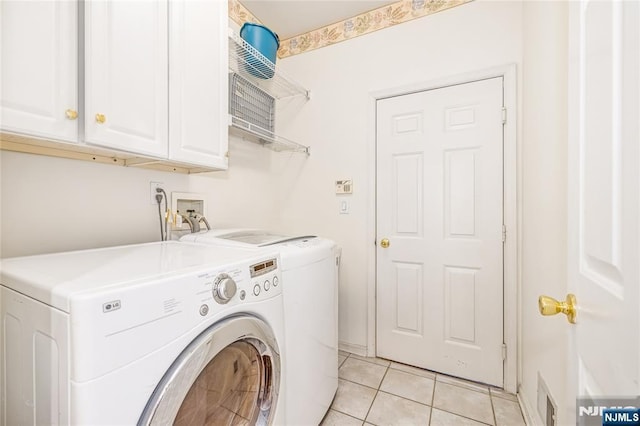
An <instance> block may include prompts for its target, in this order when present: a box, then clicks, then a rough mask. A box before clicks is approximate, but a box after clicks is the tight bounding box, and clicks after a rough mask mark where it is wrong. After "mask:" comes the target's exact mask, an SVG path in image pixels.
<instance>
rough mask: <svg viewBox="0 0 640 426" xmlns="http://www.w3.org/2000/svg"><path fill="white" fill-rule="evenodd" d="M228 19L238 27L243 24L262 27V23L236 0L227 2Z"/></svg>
mask: <svg viewBox="0 0 640 426" xmlns="http://www.w3.org/2000/svg"><path fill="white" fill-rule="evenodd" d="M229 19H231V20H232V21H233V22H235V23H236V24H238V25H239V26H242V24H244V23H245V22H251V23H252V24H261V25H262V22H260V20H259V19H258V18H256V17H255V16H253V14H252V13H251V12H249V10H248V9H247V8H246V7H244V6H243V5H242V3H240V2H239V1H238V0H229Z"/></svg>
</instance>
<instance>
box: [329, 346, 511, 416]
mask: <svg viewBox="0 0 640 426" xmlns="http://www.w3.org/2000/svg"><path fill="white" fill-rule="evenodd" d="M351 355H354V354H351V353H347V355H346V356H345V359H344V361H343V363H342V364H344V362H346V360H347V359H349V358H352V359H355V360H358V361H363V362H367V363H369V364H373V365H377V366H380V367H384V368H385V373H384V375H383V376H382V380H381V381H380V383H379V384H378V387H377V388H373V387H371V386H367V385H365V384H362V383H358V382H354V381H352V380H349V379H345V378H340V379H341V380H344V381H347V382H349V383H353V384H356V385H360V386H364V387H366V388H369V389H375V391H376V393H375V395H374V397H373V400H372V402H371V405H370V406H369V409H368V411H367V414H366V415H365V419H364V420H363V423H366V422H367V417H368V416H369V414H370V413H371V408H372V407H373V403H374V402H375V400H376V398H377V397H378V394H379V393H380V392H385V391H382V390H381V389H380V388H381V387H382V383H383V382H384V379H385V378H386V376H387V374H388V373H389V370H390V369H393V370H394V371H398V372H401V373H406V374H410V375H412V376H415V377H421V378H426V379H431V380H433V392H432V395H431V405H429V404H425V403H423V402H420V401H415V400H413V399H411V398H406V397H404V396H402V395H396V394H395V393H393V392H385V393H388V394H390V395H394V396H396V397H398V398H401V399H405V400H407V401H412V402H415V403H418V404H421V405H426V406H428V407H430V414H429V424H431V420H432V415H433V409H434V408H435V407H434V406H433V404H434V401H435V392H436V386H437V383H438V382H440V383H442V384H445V385H451V386H455V387H456V388H461V389H464V390H467V391H471V392H476V393H479V394H485V395H488V396H489V401H490V404H491V413H492V415H493V424H494V425H497V418H496V414H495V407H494V404H493V398H494V397H496V398H500V399H501V400H505V401H509V402H513V399H511V398H509V397H506V396H503V395H500V394H496V395H493V394H492V393H491V387H490V386H488V385H487V386H486V391H484V390H479V389H474V388H473V387H474V386H475V387H478V388H482V387H483V386H482V385H480V384H475V383H469V384H468V385H467V383H465V382H460V383H456V381H457V380H462V379H458V378H456V377H453V376H448V375H446V374H441V373H433V377H425V376H422V375H420V374H415V373H413V372H411V371H405V370H402V369H398V368H394V367H393V366H392V364H391V361H389V364H388V365H386V366H385V365H381V364H379V363H376V362H374V361H370V360H368V359H363V358H369V357H361V356H354V357H351ZM380 359H382V358H380ZM401 365H405V364H401ZM409 367H411V366H409ZM413 368H418V367H413ZM425 371H429V372H430V370H425ZM438 376H443V377H448V378H450V379H452V380H451V381H440V380H438ZM438 409H439V410H441V411H443V412H445V413H449V414H452V415H454V416H459V417H462V418H466V419H469V420H472V421H474V422H478V423H480V424H485V425H487V423H484V422H482V421H480V420H477V419H474V418H472V417H468V416H465V415H461V414H458V413H453V412H451V411H448V410H445V409H441V408H438ZM335 411H338V412H340V413H342V412H341V411H339V410H335ZM342 414H345V415H348V416H350V417H352V418H354V419H357V420H360V419H358V418H356V417H354V416H351V415H349V414H346V413H342Z"/></svg>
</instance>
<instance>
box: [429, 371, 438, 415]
mask: <svg viewBox="0 0 640 426" xmlns="http://www.w3.org/2000/svg"><path fill="white" fill-rule="evenodd" d="M436 379H437V376H434V377H433V389H432V390H431V409H430V410H429V426H431V419H432V418H433V402H434V401H435V400H436Z"/></svg>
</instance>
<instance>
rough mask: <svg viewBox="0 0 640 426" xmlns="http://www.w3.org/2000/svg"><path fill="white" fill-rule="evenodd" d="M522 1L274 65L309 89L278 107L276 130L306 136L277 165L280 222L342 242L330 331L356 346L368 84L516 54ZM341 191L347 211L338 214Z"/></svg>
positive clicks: (401, 81)
mask: <svg viewBox="0 0 640 426" xmlns="http://www.w3.org/2000/svg"><path fill="white" fill-rule="evenodd" d="M521 43H522V4H521V3H520V2H491V1H482V0H480V1H475V2H472V3H469V4H466V5H463V6H460V7H456V8H453V9H450V10H447V11H444V12H440V13H437V14H434V15H431V16H428V17H425V18H421V19H417V20H414V21H411V22H408V23H405V24H401V25H398V26H395V27H392V28H389V29H385V30H382V31H378V32H376V33H373V34H369V35H366V36H363V37H359V38H356V39H353V40H350V41H346V42H343V43H339V44H336V45H334V46H330V47H326V48H322V49H319V50H315V51H312V52H308V53H304V54H301V55H298V56H293V57H290V58H287V59H284V60H282V61H281V63H280V66H281V67H282V68H283V69H284V70H285V71H287V73H288V74H291V75H293V76H295V77H296V78H297V79H298V80H299V81H300V82H301V83H302V84H303V85H305V86H307V87H308V88H310V89H311V90H312V99H311V100H310V101H309V102H308V103H307V104H305V105H304V106H302V107H297V106H296V107H295V108H290V109H287V108H284V110H285V111H284V113H282V114H281V115H280V117H279V118H281V121H280V126H281V127H283V126H284V130H283V133H285V135H286V136H287V137H290V138H292V139H294V140H298V139H299V140H300V141H302V142H304V143H306V144H309V145H311V157H310V158H309V159H307V160H306V164H305V165H304V167H289V166H285V165H283V166H282V167H280V168H279V169H281V170H283V172H282V174H281V184H280V186H281V188H282V201H281V202H282V206H283V208H284V210H283V215H282V221H283V223H282V226H283V227H284V228H286V229H287V230H288V231H290V232H303V231H308V230H312V231H313V232H316V233H320V234H323V235H325V236H327V237H329V238H332V239H335V240H336V241H337V242H338V243H339V244H340V245H341V246H342V248H343V258H342V270H341V277H340V278H341V287H340V340H341V344H342V345H343V347H348V348H351V349H352V350H360V351H364V350H366V346H367V344H368V343H369V341H368V337H367V336H368V326H371V327H373V326H374V324H368V323H367V297H368V294H369V292H371V291H374V285H373V283H372V282H369V280H368V277H367V271H368V265H367V262H368V259H369V253H370V252H371V250H372V248H373V240H371V241H370V240H369V239H368V234H367V232H368V227H369V226H373V225H372V224H368V223H367V218H368V215H369V212H368V209H369V205H370V204H369V203H370V198H369V193H370V190H371V186H372V185H374V180H373V179H374V176H373V175H370V174H369V170H370V164H369V160H368V152H369V150H372V149H374V143H375V141H374V139H373V138H372V129H373V126H375V122H374V118H373V117H372V116H371V111H370V104H369V102H370V95H369V94H370V93H371V92H373V91H378V90H382V89H390V88H395V87H399V86H404V85H407V84H411V83H417V82H425V81H429V80H433V79H437V78H441V77H445V76H451V75H456V74H462V73H466V72H469V71H474V70H482V69H487V68H491V67H494V66H497V65H504V64H508V63H517V64H520V63H521V60H522V58H521V57H522V46H521ZM341 178H352V179H353V183H354V193H353V195H351V196H336V195H335V193H334V187H333V184H334V181H335V180H336V179H341ZM341 199H347V200H349V202H350V208H351V213H350V214H349V215H340V214H339V213H338V203H339V200H341Z"/></svg>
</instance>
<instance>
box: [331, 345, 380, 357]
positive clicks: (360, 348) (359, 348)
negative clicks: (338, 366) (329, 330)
mask: <svg viewBox="0 0 640 426" xmlns="http://www.w3.org/2000/svg"><path fill="white" fill-rule="evenodd" d="M338 349H340V350H341V351H345V352H349V353H352V354H356V355H360V356H367V347H366V346H364V345H354V344H353V343H347V342H338ZM371 356H373V355H371Z"/></svg>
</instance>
